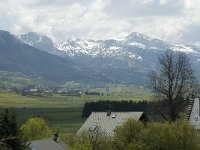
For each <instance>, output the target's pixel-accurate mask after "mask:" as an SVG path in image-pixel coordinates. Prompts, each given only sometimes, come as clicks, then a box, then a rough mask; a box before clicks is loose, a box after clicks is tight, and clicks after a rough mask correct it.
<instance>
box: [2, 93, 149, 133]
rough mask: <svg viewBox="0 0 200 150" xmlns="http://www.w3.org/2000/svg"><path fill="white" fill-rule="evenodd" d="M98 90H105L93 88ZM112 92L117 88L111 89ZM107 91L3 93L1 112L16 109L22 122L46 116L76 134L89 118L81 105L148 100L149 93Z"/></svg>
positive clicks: (59, 127) (56, 127) (61, 129)
mask: <svg viewBox="0 0 200 150" xmlns="http://www.w3.org/2000/svg"><path fill="white" fill-rule="evenodd" d="M94 90H96V91H98V90H102V89H94ZM112 91H114V90H113V89H112ZM110 93H112V94H108V96H107V94H104V95H103V96H90V95H84V94H83V95H82V96H81V97H75V96H61V95H58V94H53V95H52V96H51V97H36V96H21V95H19V94H15V93H7V92H0V111H3V110H4V109H5V108H10V109H14V110H15V112H16V115H17V118H18V121H19V123H24V122H25V121H26V120H27V119H28V118H30V117H34V116H42V117H44V118H45V119H46V120H47V122H48V124H49V126H50V127H51V128H52V129H53V130H54V132H57V131H58V130H59V132H60V133H63V134H69V133H76V132H77V130H78V129H79V128H80V126H81V125H82V123H83V122H84V121H85V119H86V118H82V117H81V113H82V107H83V105H84V103H85V102H89V101H99V100H133V101H138V100H145V99H147V100H148V99H149V97H150V93H145V92H144V91H141V89H138V90H136V91H134V92H133V93H135V96H133V95H131V96H129V95H118V94H116V93H118V92H115V94H113V92H111V89H110Z"/></svg>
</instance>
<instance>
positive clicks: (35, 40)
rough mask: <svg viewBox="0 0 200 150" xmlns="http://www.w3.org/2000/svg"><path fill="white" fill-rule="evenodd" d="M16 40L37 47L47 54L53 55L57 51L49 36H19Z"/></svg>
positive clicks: (36, 34)
mask: <svg viewBox="0 0 200 150" xmlns="http://www.w3.org/2000/svg"><path fill="white" fill-rule="evenodd" d="M16 38H17V39H19V40H20V41H22V42H23V43H25V44H28V45H30V46H33V47H36V48H38V49H42V50H44V51H46V52H50V53H53V51H54V49H55V47H54V44H53V41H52V40H51V39H50V38H48V37H47V36H43V35H39V34H38V33H35V32H29V33H27V34H23V35H17V36H16Z"/></svg>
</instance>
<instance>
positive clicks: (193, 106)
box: [185, 98, 200, 130]
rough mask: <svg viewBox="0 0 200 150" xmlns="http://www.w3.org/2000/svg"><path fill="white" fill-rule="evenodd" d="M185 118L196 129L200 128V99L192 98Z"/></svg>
mask: <svg viewBox="0 0 200 150" xmlns="http://www.w3.org/2000/svg"><path fill="white" fill-rule="evenodd" d="M185 120H188V121H189V122H190V123H191V124H192V125H193V126H194V128H195V129H198V130H200V99H199V98H195V99H191V100H190V101H189V104H188V108H187V114H186V117H185Z"/></svg>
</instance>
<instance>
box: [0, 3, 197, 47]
mask: <svg viewBox="0 0 200 150" xmlns="http://www.w3.org/2000/svg"><path fill="white" fill-rule="evenodd" d="M0 10H1V11H0V29H1V30H8V31H10V32H11V33H13V34H23V33H27V32H30V31H33V32H38V33H40V34H43V35H48V36H49V37H51V38H52V39H53V40H54V41H63V40H65V39H66V38H67V37H75V38H82V39H88V38H92V39H109V38H121V37H123V36H125V35H127V34H128V33H130V32H133V31H134V32H140V33H143V34H146V35H148V36H151V37H156V38H160V39H162V40H166V41H168V42H171V43H187V44H188V43H189V44H199V43H200V0H0Z"/></svg>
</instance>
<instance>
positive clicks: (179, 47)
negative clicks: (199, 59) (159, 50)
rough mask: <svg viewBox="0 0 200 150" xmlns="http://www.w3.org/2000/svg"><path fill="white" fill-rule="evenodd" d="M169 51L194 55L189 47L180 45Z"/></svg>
mask: <svg viewBox="0 0 200 150" xmlns="http://www.w3.org/2000/svg"><path fill="white" fill-rule="evenodd" d="M171 49H172V50H174V51H180V52H184V53H196V52H195V51H194V50H193V49H192V48H191V47H187V46H184V45H182V44H180V45H174V46H172V47H171Z"/></svg>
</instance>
